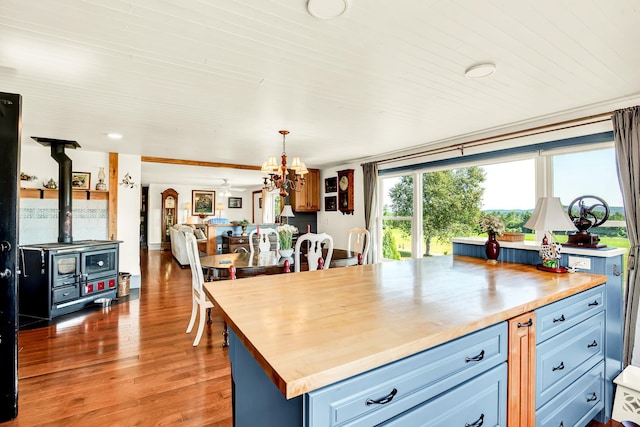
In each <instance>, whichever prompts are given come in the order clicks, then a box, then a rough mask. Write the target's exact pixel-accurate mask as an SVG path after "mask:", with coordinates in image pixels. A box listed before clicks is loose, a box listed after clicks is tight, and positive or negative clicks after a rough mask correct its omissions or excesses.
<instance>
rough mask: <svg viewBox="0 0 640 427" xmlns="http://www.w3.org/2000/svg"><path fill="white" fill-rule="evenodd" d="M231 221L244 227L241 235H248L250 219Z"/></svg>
mask: <svg viewBox="0 0 640 427" xmlns="http://www.w3.org/2000/svg"><path fill="white" fill-rule="evenodd" d="M231 223H232V224H233V225H239V226H240V227H242V234H240V235H241V236H246V235H247V225H249V221H247V220H246V218H245V219H243V220H242V221H232V222H231Z"/></svg>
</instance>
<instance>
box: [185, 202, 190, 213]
mask: <svg viewBox="0 0 640 427" xmlns="http://www.w3.org/2000/svg"><path fill="white" fill-rule="evenodd" d="M184 210H186V211H190V210H191V202H187V203H185V204H184Z"/></svg>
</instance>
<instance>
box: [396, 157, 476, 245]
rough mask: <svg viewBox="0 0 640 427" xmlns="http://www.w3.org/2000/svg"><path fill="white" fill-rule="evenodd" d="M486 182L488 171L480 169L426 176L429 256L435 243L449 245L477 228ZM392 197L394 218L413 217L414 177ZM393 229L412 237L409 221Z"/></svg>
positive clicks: (424, 226)
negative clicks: (446, 242) (450, 241)
mask: <svg viewBox="0 0 640 427" xmlns="http://www.w3.org/2000/svg"><path fill="white" fill-rule="evenodd" d="M484 179H485V176H484V171H483V170H482V168H479V167H476V166H472V167H468V168H461V169H455V170H445V171H438V172H429V173H425V174H423V193H422V203H423V206H422V208H423V209H422V210H423V216H422V220H423V222H422V230H423V233H424V239H425V246H426V251H425V256H430V255H431V253H430V252H431V242H432V241H433V240H435V239H437V240H440V241H448V239H450V238H451V237H453V236H463V235H468V234H470V233H472V232H473V230H475V229H476V228H477V223H478V218H479V216H480V208H481V206H482V195H483V193H484V189H483V188H482V186H481V185H480V184H481V183H482V182H484ZM389 196H390V198H391V206H390V207H389V208H390V212H389V214H390V215H393V216H412V215H413V177H412V176H404V177H402V178H401V180H400V181H399V182H398V183H397V184H396V185H395V186H394V187H393V188H392V189H391V190H390V192H389ZM391 226H392V227H399V228H400V229H402V231H403V232H404V233H406V234H410V233H411V224H410V223H409V222H408V221H393V222H392V224H391ZM385 257H386V254H385Z"/></svg>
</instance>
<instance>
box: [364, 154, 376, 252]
mask: <svg viewBox="0 0 640 427" xmlns="http://www.w3.org/2000/svg"><path fill="white" fill-rule="evenodd" d="M362 172H363V181H364V185H363V188H364V224H365V227H366V228H367V230H369V236H370V237H371V242H370V245H369V256H368V257H367V258H368V259H367V264H371V263H374V262H376V261H377V260H378V254H377V250H376V249H377V248H376V241H377V240H376V224H375V216H376V212H377V209H378V208H377V206H378V203H377V199H378V164H377V163H375V162H370V163H363V164H362Z"/></svg>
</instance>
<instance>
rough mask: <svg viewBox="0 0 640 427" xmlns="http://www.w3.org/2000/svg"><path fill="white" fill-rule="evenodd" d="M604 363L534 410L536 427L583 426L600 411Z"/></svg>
mask: <svg viewBox="0 0 640 427" xmlns="http://www.w3.org/2000/svg"><path fill="white" fill-rule="evenodd" d="M603 391H604V362H600V363H599V364H598V365H596V366H595V367H593V368H592V369H591V370H590V371H588V372H587V373H586V374H584V375H583V376H582V377H580V378H579V379H578V380H577V381H576V382H574V383H573V384H571V386H569V387H568V388H567V389H566V390H564V391H563V392H562V393H560V394H559V395H557V396H556V397H555V398H554V399H553V400H551V401H549V403H547V404H546V405H545V406H543V407H542V408H540V409H539V410H538V411H536V426H537V427H558V426H563V427H584V426H586V425H587V424H588V423H589V421H591V420H592V419H593V417H595V416H596V415H597V414H598V413H599V412H600V411H601V410H602V409H603V408H604V400H603V399H602V394H603Z"/></svg>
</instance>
